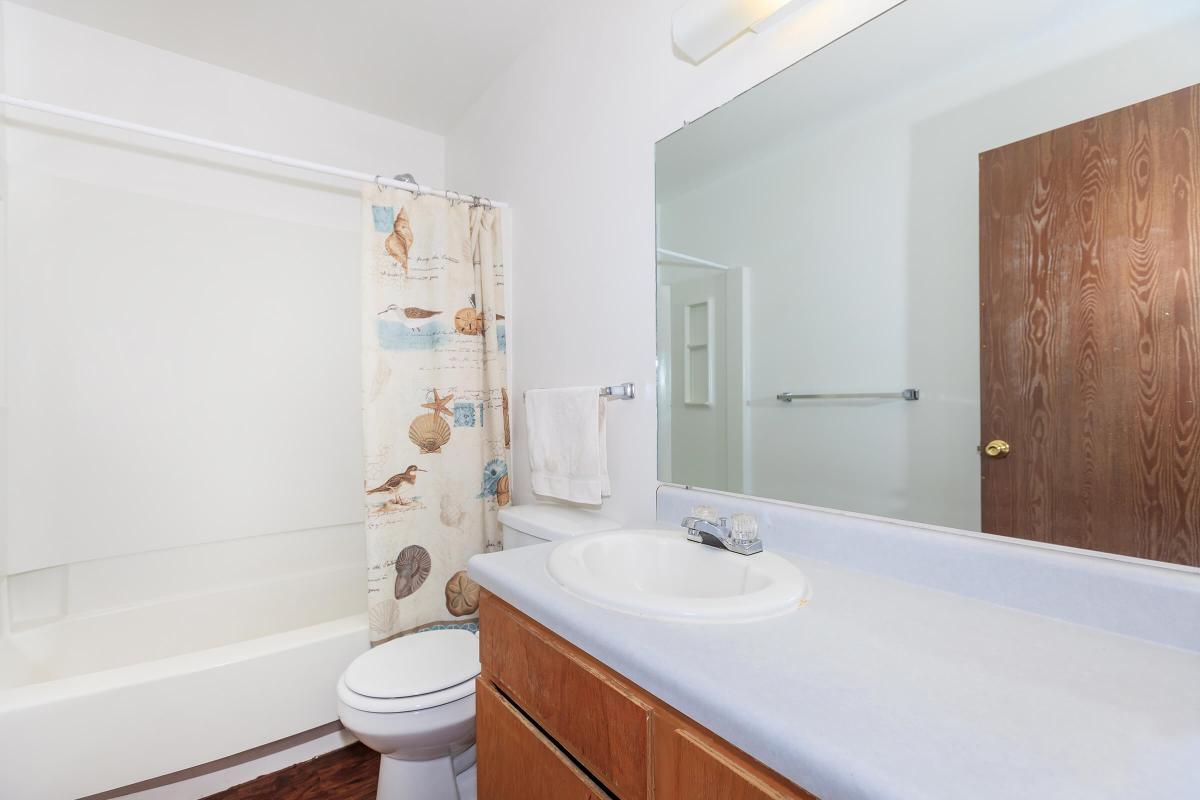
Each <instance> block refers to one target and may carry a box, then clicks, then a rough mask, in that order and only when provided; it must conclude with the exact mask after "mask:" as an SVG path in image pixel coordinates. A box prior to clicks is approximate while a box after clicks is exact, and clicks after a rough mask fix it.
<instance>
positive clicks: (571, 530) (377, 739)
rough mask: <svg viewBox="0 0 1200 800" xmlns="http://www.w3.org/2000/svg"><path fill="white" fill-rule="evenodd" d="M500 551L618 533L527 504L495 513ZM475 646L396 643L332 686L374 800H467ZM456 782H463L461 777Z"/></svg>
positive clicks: (596, 519)
mask: <svg viewBox="0 0 1200 800" xmlns="http://www.w3.org/2000/svg"><path fill="white" fill-rule="evenodd" d="M500 524H501V525H502V526H503V534H504V548H505V549H506V550H508V549H512V548H516V547H524V546H527V545H534V544H543V543H545V542H554V541H560V540H562V539H568V538H571V537H573V536H581V535H583V534H586V533H599V532H600V531H607V530H613V529H615V528H618V527H620V526H619V525H618V524H617V523H615V522H613V521H612V520H610V519H607V518H605V517H603V516H601V515H599V514H597V513H596V512H593V511H587V510H585V509H578V508H570V507H567V506H554V505H549V504H532V505H527V506H514V507H510V508H503V509H501V510H500ZM478 675H479V637H478V635H477V634H474V633H471V632H470V631H467V630H464V629H459V628H452V629H442V630H430V631H423V632H421V633H416V634H413V635H411V636H401V637H399V638H397V639H393V640H392V641H390V642H387V643H385V644H381V645H379V646H378V647H375V648H372V649H371V650H368V651H367V652H365V653H363V654H362V655H360V656H359V657H358V658H356V659H354V661H353V662H352V663H351V664H350V666H349V667H347V668H346V671H345V672H343V673H342V676H341V678H339V679H338V685H337V705H338V716H339V717H340V718H341V720H342V724H343V725H344V726H345V727H346V729H347V730H348V731H350V732H351V733H353V734H354V735H355V736H356V737H358V739H359V741H361V742H362V743H363V744H365V745H366V746H367V747H370V748H371V749H372V750H375V751H377V752H378V753H380V754H381V756H382V758H380V761H379V789H378V791H377V793H376V797H377V798H378V800H473V797H467V796H465V794H466V793H465V792H464V796H462V797H460V795H459V784H460V783H462V784H463V785H464V786H470V785H473V780H461V779H460V776H462V778H466V777H468V775H470V774H471V773H469V772H468V770H470V769H471V767H473V766H474V765H475V678H476V677H477V676H478ZM464 773H465V774H464Z"/></svg>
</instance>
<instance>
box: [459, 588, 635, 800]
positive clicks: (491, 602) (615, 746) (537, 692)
mask: <svg viewBox="0 0 1200 800" xmlns="http://www.w3.org/2000/svg"><path fill="white" fill-rule="evenodd" d="M535 625H536V623H532V622H530V621H527V620H526V619H523V618H519V617H518V615H517V612H515V611H514V610H512V609H511V608H509V606H507V605H505V604H504V603H503V602H502V601H500V600H498V599H497V598H495V597H493V596H491V595H486V596H485V597H484V598H483V602H482V603H481V604H480V609H479V637H480V660H481V661H482V662H483V674H484V677H486V678H488V679H490V680H492V681H494V682H495V683H496V685H497V686H499V687H500V688H501V689H503V691H504V693H505V694H506V695H508V696H509V697H510V698H512V701H513V702H514V703H516V704H517V705H518V706H519V707H520V708H521V710H522V711H524V712H525V713H526V714H528V715H529V716H530V717H531V718H532V719H533V720H534V721H536V722H537V723H538V725H540V726H541V727H542V728H543V729H544V730H545V731H546V733H548V734H549V735H550V736H551V737H552V738H553V739H554V740H555V741H557V742H558V743H559V744H560V745H561V746H562V747H563V749H565V750H566V751H568V752H569V753H571V755H572V756H574V757H575V759H576V760H577V761H578V762H579V763H580V764H582V765H583V766H584V767H585V768H586V769H587V770H588V771H590V772H591V773H592V774H593V775H595V776H596V777H597V778H599V779H600V781H602V782H603V783H604V784H605V785H606V786H607V788H608V789H610V790H611V791H613V792H615V793H616V794H617V795H618V796H620V797H621V798H622V800H645V798H648V797H649V794H650V763H649V760H650V713H651V709H650V706H649V705H647V704H646V703H645V702H643V701H642V700H641V699H639V698H638V697H637V696H636V695H635V694H634V692H633V691H632V690H631V689H629V688H628V687H626V686H624V685H622V684H621V683H620V682H619V681H617V680H614V679H613V678H612V677H610V676H608V675H606V674H604V673H603V672H601V671H600V670H599V669H597V668H596V667H594V666H593V665H592V664H590V663H588V657H587V656H586V655H584V654H583V653H582V651H575V649H574V648H573V647H571V646H570V645H568V644H566V643H565V642H561V641H557V637H555V636H554V634H552V633H550V632H549V631H546V630H543V629H541V627H540V626H537V627H534V626H535ZM528 796H530V797H532V796H534V795H528Z"/></svg>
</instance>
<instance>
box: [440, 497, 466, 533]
mask: <svg viewBox="0 0 1200 800" xmlns="http://www.w3.org/2000/svg"><path fill="white" fill-rule="evenodd" d="M440 516H441V520H442V524H443V525H445V526H446V527H447V528H457V527H458V523H460V522H462V518H463V517H464V516H465V512H464V511H463V510H462V506H460V505H459V504H458V501H457V500H455V499H454V496H453V495H449V494H444V495H442V510H441V514H440Z"/></svg>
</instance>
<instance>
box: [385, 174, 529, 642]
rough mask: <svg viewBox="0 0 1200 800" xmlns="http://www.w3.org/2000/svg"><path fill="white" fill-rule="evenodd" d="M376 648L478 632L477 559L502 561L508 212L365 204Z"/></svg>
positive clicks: (438, 203)
mask: <svg viewBox="0 0 1200 800" xmlns="http://www.w3.org/2000/svg"><path fill="white" fill-rule="evenodd" d="M362 207H363V231H364V236H363V317H364V324H363V359H364V360H363V428H364V435H365V440H364V450H365V462H366V463H365V467H366V469H365V473H366V485H365V487H364V498H365V500H366V505H367V510H366V535H367V607H368V617H369V620H370V630H371V642H372V643H373V644H379V643H381V642H384V641H387V640H388V639H391V638H394V637H396V636H400V635H403V634H406V633H412V632H415V631H418V630H424V629H427V628H436V627H441V626H445V625H453V624H458V623H462V622H466V621H470V620H472V619H474V618H475V617H476V616H477V611H478V607H479V587H478V586H477V585H476V584H475V583H474V582H473V581H471V579H470V578H468V577H467V573H466V565H467V559H468V558H470V557H471V556H472V555H474V554H476V553H479V552H483V551H486V550H497V549H499V548H500V546H501V545H500V527H499V523H498V522H497V519H496V512H497V510H498V509H499V507H500V506H503V505H507V504H508V502H509V500H510V497H511V489H510V487H509V477H508V461H509V448H510V441H509V430H510V428H509V410H508V409H509V400H508V392H507V390H506V388H505V386H506V368H505V367H506V365H505V350H506V343H505V318H504V263H503V258H502V248H501V225H500V212H499V211H497V210H496V209H492V208H487V207H483V206H474V205H471V204H469V203H466V202H454V201H450V200H446V199H444V198H440V197H433V196H430V195H414V194H411V193H409V192H405V191H400V190H394V189H381V188H379V187H376V186H367V187H365V188H364V190H363V203H362Z"/></svg>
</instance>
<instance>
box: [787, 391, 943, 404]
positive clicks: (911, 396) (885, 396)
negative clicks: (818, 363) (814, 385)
mask: <svg viewBox="0 0 1200 800" xmlns="http://www.w3.org/2000/svg"><path fill="white" fill-rule="evenodd" d="M775 399H776V400H781V401H783V402H784V403H790V402H792V401H793V400H920V399H921V391H920V390H919V389H905V390H904V391H901V392H862V393H854V394H796V393H795V392H780V393H779V394H777V395H775Z"/></svg>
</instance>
